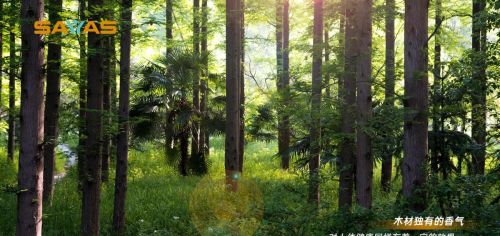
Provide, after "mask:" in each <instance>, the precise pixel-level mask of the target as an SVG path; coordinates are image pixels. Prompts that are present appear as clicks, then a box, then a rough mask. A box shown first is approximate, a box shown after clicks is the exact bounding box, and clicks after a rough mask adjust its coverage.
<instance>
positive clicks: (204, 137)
mask: <svg viewBox="0 0 500 236" xmlns="http://www.w3.org/2000/svg"><path fill="white" fill-rule="evenodd" d="M201 14H202V17H201V54H202V55H203V63H202V64H203V69H202V73H203V74H202V77H203V79H202V80H201V82H200V87H201V88H200V89H201V101H200V113H201V118H202V119H201V120H202V125H201V128H200V149H202V153H203V158H204V159H203V161H204V162H206V158H207V157H208V151H209V140H210V137H209V133H208V130H207V125H206V121H207V114H206V113H207V109H208V107H207V106H208V75H209V74H210V73H209V71H208V27H207V25H208V1H207V0H202V1H201Z"/></svg>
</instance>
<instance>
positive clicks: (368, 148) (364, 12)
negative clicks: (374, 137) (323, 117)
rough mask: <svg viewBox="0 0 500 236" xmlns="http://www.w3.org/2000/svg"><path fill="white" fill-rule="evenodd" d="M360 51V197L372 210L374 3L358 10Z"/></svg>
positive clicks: (369, 0) (362, 4) (366, 2)
mask: <svg viewBox="0 0 500 236" xmlns="http://www.w3.org/2000/svg"><path fill="white" fill-rule="evenodd" d="M357 16H358V17H357V31H358V32H357V33H358V35H359V37H358V38H359V45H358V50H359V51H360V55H359V57H358V60H357V61H356V84H357V86H356V87H357V100H356V105H357V110H358V112H357V113H358V117H357V119H356V121H357V126H356V128H357V132H356V136H357V137H356V157H357V158H356V160H357V163H356V197H357V201H358V204H359V205H360V206H362V207H364V208H371V207H372V189H373V156H372V142H371V137H370V134H369V133H368V131H367V129H369V122H370V119H371V118H372V87H371V86H372V82H371V81H372V78H371V71H372V63H371V57H372V56H371V55H372V53H371V52H372V0H363V1H361V2H360V3H359V5H358V9H357Z"/></svg>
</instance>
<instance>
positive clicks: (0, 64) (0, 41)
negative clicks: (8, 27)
mask: <svg viewBox="0 0 500 236" xmlns="http://www.w3.org/2000/svg"><path fill="white" fill-rule="evenodd" d="M0 12H1V13H2V15H1V16H0V108H1V107H2V82H3V1H1V2H0Z"/></svg>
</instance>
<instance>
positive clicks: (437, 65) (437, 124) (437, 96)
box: [431, 0, 444, 174]
mask: <svg viewBox="0 0 500 236" xmlns="http://www.w3.org/2000/svg"><path fill="white" fill-rule="evenodd" d="M435 4H436V6H435V7H436V17H435V26H434V27H436V29H435V32H436V33H435V34H434V70H433V76H434V84H433V86H432V87H433V93H432V94H433V96H432V114H433V115H432V131H433V133H434V139H433V142H434V143H433V145H431V146H432V149H431V170H432V173H433V174H437V173H438V171H439V168H438V166H439V162H440V160H441V157H442V151H441V146H442V145H444V140H443V137H442V134H441V132H442V131H444V130H442V129H441V127H442V123H443V122H444V120H443V119H442V114H441V109H442V108H441V102H442V99H441V98H442V87H441V86H442V84H441V79H442V78H441V42H440V34H441V30H440V27H441V24H442V16H441V0H436V2H435Z"/></svg>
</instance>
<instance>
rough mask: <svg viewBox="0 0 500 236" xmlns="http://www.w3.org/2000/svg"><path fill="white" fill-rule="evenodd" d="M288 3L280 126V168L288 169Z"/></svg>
mask: <svg viewBox="0 0 500 236" xmlns="http://www.w3.org/2000/svg"><path fill="white" fill-rule="evenodd" d="M289 45H290V2H289V0H283V77H282V86H283V93H284V97H283V100H282V101H283V106H284V108H285V112H284V116H283V117H282V118H283V123H282V126H281V131H282V133H281V151H280V153H281V167H282V168H283V169H288V168H289V167H290V132H291V131H290V116H289V115H288V107H289V105H290V96H289V95H290V47H289Z"/></svg>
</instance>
